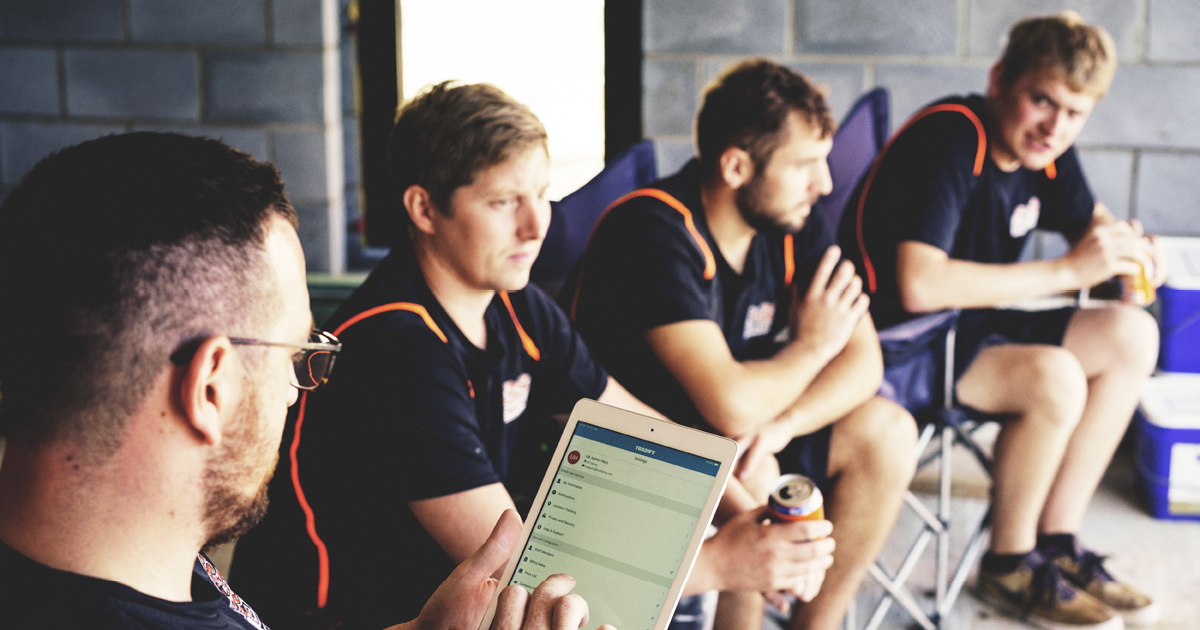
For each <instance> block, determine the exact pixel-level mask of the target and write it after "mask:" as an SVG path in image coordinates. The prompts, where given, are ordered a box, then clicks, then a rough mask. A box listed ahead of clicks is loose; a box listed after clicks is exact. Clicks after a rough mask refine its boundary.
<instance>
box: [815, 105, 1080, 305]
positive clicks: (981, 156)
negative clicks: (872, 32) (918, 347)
mask: <svg viewBox="0 0 1200 630" xmlns="http://www.w3.org/2000/svg"><path fill="white" fill-rule="evenodd" d="M992 127H993V123H992V121H991V118H990V116H989V115H988V114H987V112H986V111H985V109H984V100H983V97H981V96H978V95H972V96H969V97H966V98H960V97H951V98H947V99H943V100H941V101H938V102H936V103H933V104H931V105H929V106H927V107H926V108H924V109H923V110H922V111H921V112H918V113H917V114H916V115H915V116H914V117H913V118H912V119H911V120H910V122H909V123H908V124H907V126H906V127H904V128H903V129H901V131H900V132H899V133H898V134H897V135H896V136H895V137H894V138H893V139H892V140H891V141H890V143H889V145H888V146H887V147H885V149H884V153H883V156H882V158H881V159H880V161H879V163H878V167H877V168H876V169H875V170H874V171H873V176H869V177H870V181H869V186H868V185H866V184H867V181H866V178H864V182H860V184H859V188H858V190H857V191H855V194H854V195H852V196H851V198H850V201H849V202H848V205H847V206H846V211H845V213H844V214H843V215H842V216H843V219H842V225H841V228H840V230H839V232H838V240H839V241H840V242H841V244H842V249H843V252H844V253H845V255H846V256H847V257H848V258H849V259H851V260H853V261H854V263H855V266H856V268H857V270H858V272H859V275H861V276H862V277H863V280H864V286H865V287H866V289H867V291H868V292H870V293H871V315H872V317H873V318H874V320H875V324H876V325H877V326H878V327H880V328H886V327H888V326H892V325H895V324H898V323H901V322H903V321H906V320H908V319H911V318H912V317H913V316H914V315H913V314H911V313H908V312H906V311H905V310H904V309H903V307H901V306H900V297H899V289H898V287H897V282H896V247H897V245H898V244H899V243H901V242H903V241H918V242H921V243H927V244H929V245H932V246H934V247H937V248H938V249H941V250H942V251H944V252H946V254H948V255H949V256H950V257H951V258H956V259H959V260H970V261H974V262H981V263H1011V262H1015V261H1016V260H1017V259H1018V257H1019V256H1020V255H1021V251H1022V249H1023V248H1024V247H1025V242H1026V240H1028V238H1029V234H1030V232H1031V231H1032V230H1033V228H1035V227H1037V228H1040V229H1043V230H1051V231H1055V232H1062V233H1066V234H1075V233H1078V232H1081V231H1082V230H1084V229H1085V228H1087V226H1088V224H1089V223H1090V222H1091V219H1092V212H1093V207H1094V205H1095V200H1094V198H1093V196H1092V193H1091V191H1090V190H1089V189H1088V185H1087V182H1086V180H1085V179H1084V176H1083V171H1082V170H1081V168H1080V165H1079V158H1078V156H1077V155H1076V153H1075V149H1074V147H1071V148H1069V149H1067V151H1066V152H1065V153H1063V154H1062V155H1061V156H1059V158H1058V159H1057V160H1055V162H1054V165H1053V167H1052V168H1050V169H1047V170H1044V171H1031V170H1029V169H1026V168H1024V167H1022V168H1018V169H1017V170H1016V171H1013V172H1008V173H1006V172H1004V171H1002V170H1000V168H999V167H997V166H996V163H995V162H993V161H992V158H991V155H990V154H989V150H988V142H990V141H991V137H992V135H993V134H994V130H993V128H992ZM981 134H982V135H983V139H984V141H982V142H981ZM1051 175H1053V177H1051ZM864 189H865V192H864ZM864 196H865V200H864V199H863V197H864ZM860 201H862V203H861V208H860Z"/></svg>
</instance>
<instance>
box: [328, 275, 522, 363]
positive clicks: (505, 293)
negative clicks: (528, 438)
mask: <svg viewBox="0 0 1200 630" xmlns="http://www.w3.org/2000/svg"><path fill="white" fill-rule="evenodd" d="M500 301H502V302H504V306H505V307H506V308H507V309H508V315H509V317H512V320H513V325H514V326H516V327H517V335H518V336H520V337H521V345H522V346H525V352H526V353H527V354H528V355H529V356H530V357H531V358H532V359H533V360H534V361H541V360H542V353H541V351H540V350H538V347H537V346H536V345H534V343H533V339H530V338H529V335H527V334H525V329H524V328H522V327H521V322H520V320H518V319H517V314H516V312H515V311H513V307H512V302H511V301H509V299H508V291H500ZM334 336H335V337H336V336H337V335H334Z"/></svg>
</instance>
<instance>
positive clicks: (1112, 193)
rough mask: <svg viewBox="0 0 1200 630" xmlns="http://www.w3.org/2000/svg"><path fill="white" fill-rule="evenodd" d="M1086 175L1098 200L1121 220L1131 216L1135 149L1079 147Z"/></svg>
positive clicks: (1080, 158)
mask: <svg viewBox="0 0 1200 630" xmlns="http://www.w3.org/2000/svg"><path fill="white" fill-rule="evenodd" d="M1076 148H1077V150H1078V153H1079V161H1080V162H1082V163H1083V174H1084V176H1086V177H1087V181H1088V186H1090V187H1091V189H1092V194H1093V195H1095V197H1096V200H1097V201H1100V202H1103V203H1104V205H1106V206H1108V209H1109V210H1111V211H1112V213H1113V215H1114V216H1116V217H1117V218H1118V219H1128V218H1129V191H1130V189H1131V186H1132V185H1133V152H1132V151H1100V150H1095V149H1088V148H1086V147H1076Z"/></svg>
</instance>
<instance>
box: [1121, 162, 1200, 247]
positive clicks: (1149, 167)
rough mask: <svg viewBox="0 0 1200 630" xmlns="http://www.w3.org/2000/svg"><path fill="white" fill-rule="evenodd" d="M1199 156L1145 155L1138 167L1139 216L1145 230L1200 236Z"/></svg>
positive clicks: (1171, 234)
mask: <svg viewBox="0 0 1200 630" xmlns="http://www.w3.org/2000/svg"><path fill="white" fill-rule="evenodd" d="M1197 199H1200V155H1194V154H1173V153H1143V154H1142V155H1141V161H1140V163H1139V165H1138V186H1137V216H1138V218H1139V219H1140V220H1141V221H1142V224H1143V225H1145V226H1146V231H1147V232H1151V233H1154V234H1164V235H1168V236H1200V206H1198V205H1197V203H1196V200H1197Z"/></svg>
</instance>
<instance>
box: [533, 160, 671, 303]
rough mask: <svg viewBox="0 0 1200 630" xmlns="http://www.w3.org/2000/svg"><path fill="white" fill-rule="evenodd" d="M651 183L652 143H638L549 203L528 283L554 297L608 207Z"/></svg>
mask: <svg viewBox="0 0 1200 630" xmlns="http://www.w3.org/2000/svg"><path fill="white" fill-rule="evenodd" d="M655 179H658V172H657V168H656V165H655V161H654V143H653V142H651V141H649V140H642V141H641V142H639V143H637V144H635V145H633V146H632V147H630V148H628V149H626V150H625V151H623V152H622V153H620V154H619V155H617V157H615V158H613V159H612V160H609V161H608V163H607V164H606V165H605V166H604V170H602V171H600V173H599V174H597V175H596V176H595V177H593V178H592V179H591V180H590V181H588V183H586V184H584V185H583V186H582V187H580V188H579V190H576V191H575V192H573V193H571V194H569V195H567V196H566V197H563V198H562V201H557V202H551V203H550V228H549V230H548V231H547V233H546V239H545V240H544V241H543V242H542V251H541V253H539V254H538V257H537V260H536V261H534V263H533V270H532V271H531V272H530V280H531V281H532V282H534V283H536V284H537V285H538V286H540V287H542V288H543V289H546V290H547V291H548V292H549V293H550V294H551V295H554V294H556V293H557V292H558V289H559V287H561V286H562V283H563V281H564V280H565V279H566V277H567V273H568V272H570V271H571V268H572V267H574V266H575V263H576V262H578V261H579V257H580V256H581V255H583V249H584V247H586V246H587V240H588V236H589V235H590V234H591V233H592V226H593V225H595V224H596V220H597V219H599V218H600V215H601V213H603V212H604V209H605V208H607V207H608V204H610V203H612V202H614V201H616V200H617V198H619V197H620V196H621V195H624V194H625V193H627V192H630V191H632V190H636V189H638V188H641V187H642V186H645V185H646V184H649V183H650V182H652V181H654V180H655Z"/></svg>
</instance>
